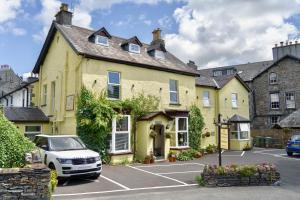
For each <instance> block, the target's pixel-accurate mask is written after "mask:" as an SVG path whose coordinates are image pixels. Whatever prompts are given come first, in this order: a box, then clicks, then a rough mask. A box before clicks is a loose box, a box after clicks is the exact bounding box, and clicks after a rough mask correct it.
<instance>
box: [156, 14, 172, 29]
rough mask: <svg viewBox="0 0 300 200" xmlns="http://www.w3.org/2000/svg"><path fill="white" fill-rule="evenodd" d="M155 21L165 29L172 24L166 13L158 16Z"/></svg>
mask: <svg viewBox="0 0 300 200" xmlns="http://www.w3.org/2000/svg"><path fill="white" fill-rule="evenodd" d="M157 22H158V24H159V25H160V26H161V27H162V28H165V29H170V28H171V27H172V25H173V23H172V19H171V17H169V16H167V15H165V16H163V17H162V18H160V19H159V20H158V21H157Z"/></svg>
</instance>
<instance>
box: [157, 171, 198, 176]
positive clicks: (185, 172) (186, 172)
mask: <svg viewBox="0 0 300 200" xmlns="http://www.w3.org/2000/svg"><path fill="white" fill-rule="evenodd" d="M200 172H202V171H184V172H166V173H156V174H160V175H164V174H188V173H200Z"/></svg>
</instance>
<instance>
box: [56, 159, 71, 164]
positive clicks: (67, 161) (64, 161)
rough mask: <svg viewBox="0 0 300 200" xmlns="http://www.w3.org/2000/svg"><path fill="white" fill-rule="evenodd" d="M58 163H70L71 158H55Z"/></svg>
mask: <svg viewBox="0 0 300 200" xmlns="http://www.w3.org/2000/svg"><path fill="white" fill-rule="evenodd" d="M56 160H58V162H59V163H60V164H72V160H71V159H65V158H56Z"/></svg>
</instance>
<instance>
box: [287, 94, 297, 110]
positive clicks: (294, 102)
mask: <svg viewBox="0 0 300 200" xmlns="http://www.w3.org/2000/svg"><path fill="white" fill-rule="evenodd" d="M291 94H292V95H291ZM292 96H293V98H294V99H293V100H290V99H288V97H289V98H290V97H292ZM290 104H292V105H293V106H290ZM285 106H286V108H287V109H295V108H296V97H295V92H286V93H285Z"/></svg>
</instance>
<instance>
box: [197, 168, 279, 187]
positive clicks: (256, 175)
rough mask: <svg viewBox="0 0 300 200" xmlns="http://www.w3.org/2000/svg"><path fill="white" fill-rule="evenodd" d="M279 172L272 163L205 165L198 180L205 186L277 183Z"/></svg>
mask: <svg viewBox="0 0 300 200" xmlns="http://www.w3.org/2000/svg"><path fill="white" fill-rule="evenodd" d="M279 180H280V174H279V172H278V171H277V170H276V168H275V166H274V165H269V164H261V165H257V166H226V167H217V166H206V167H205V168H204V170H203V172H202V174H201V177H200V179H199V180H198V182H199V184H200V185H202V186H207V187H230V186H266V185H276V184H277V183H279Z"/></svg>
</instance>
